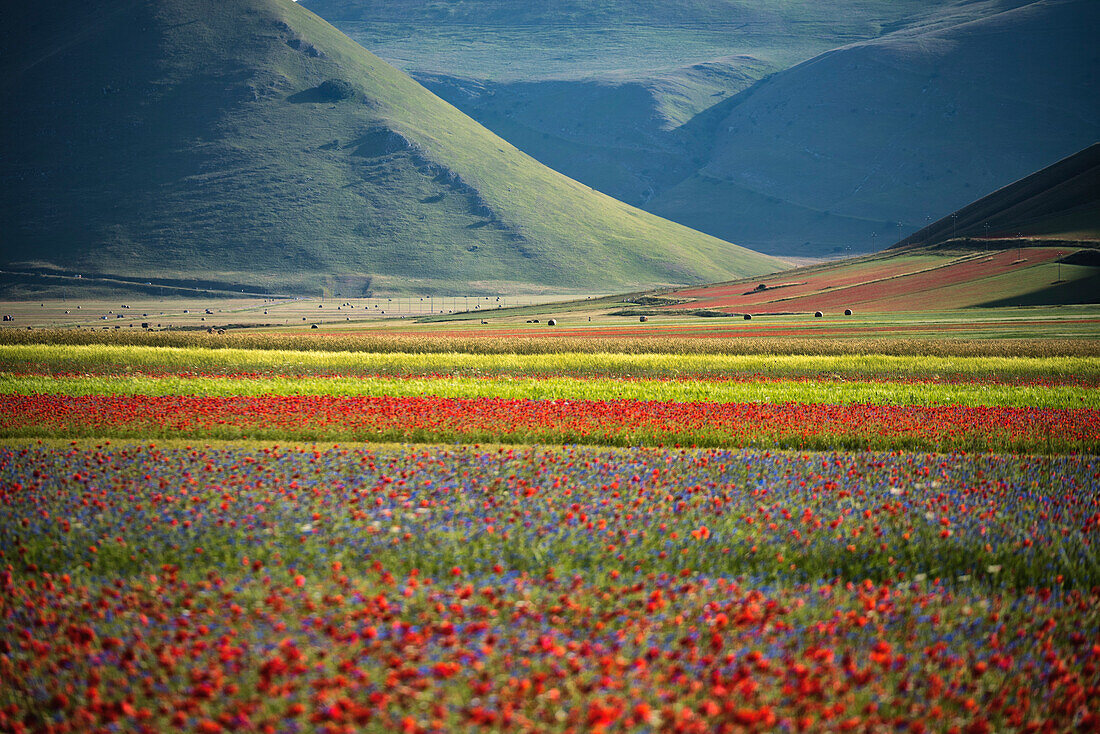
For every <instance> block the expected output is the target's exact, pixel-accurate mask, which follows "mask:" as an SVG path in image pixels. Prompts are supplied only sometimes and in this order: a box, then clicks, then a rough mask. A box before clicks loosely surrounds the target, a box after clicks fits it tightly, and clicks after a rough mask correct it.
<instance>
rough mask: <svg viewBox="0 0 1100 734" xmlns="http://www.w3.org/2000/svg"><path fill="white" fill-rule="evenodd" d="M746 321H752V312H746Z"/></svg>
mask: <svg viewBox="0 0 1100 734" xmlns="http://www.w3.org/2000/svg"><path fill="white" fill-rule="evenodd" d="M745 321H752V314H751V313H747V314H745Z"/></svg>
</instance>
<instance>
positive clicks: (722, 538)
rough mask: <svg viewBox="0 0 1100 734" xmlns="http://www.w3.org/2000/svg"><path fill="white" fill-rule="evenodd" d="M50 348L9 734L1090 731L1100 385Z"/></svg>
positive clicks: (5, 496) (5, 666) (23, 561)
mask: <svg viewBox="0 0 1100 734" xmlns="http://www.w3.org/2000/svg"><path fill="white" fill-rule="evenodd" d="M36 349H38V351H37V352H36V353H35V354H31V355H28V354H23V355H22V356H20V355H17V354H15V353H14V352H11V351H9V352H5V353H0V363H2V364H3V369H4V370H5V371H6V372H5V373H4V374H3V375H0V437H3V441H2V442H0V731H3V732H7V731H12V732H66V731H67V732H77V731H79V732H84V731H103V732H119V731H141V732H162V731H169V730H171V731H195V732H220V731H269V732H282V731H288V732H306V731H311V732H312V731H321V732H354V731H379V732H383V731H385V732H389V731H398V732H452V731H482V730H483V731H511V732H567V731H570V732H583V731H602V732H610V731H640V732H754V731H758V732H765V731H787V732H794V731H826V732H834V731H835V732H901V731H904V732H924V731H943V732H948V731H951V732H1002V731H1037V732H1046V731H1050V732H1063V731H1100V633H1098V632H1097V630H1100V555H1098V552H1097V546H1096V543H1097V539H1098V534H1100V493H1098V491H1097V488H1098V486H1100V458H1097V456H1096V454H1097V453H1100V452H1098V450H1097V446H1098V445H1100V433H1098V430H1100V429H1098V428H1097V426H1098V425H1100V421H1098V418H1100V415H1098V413H1100V405H1098V403H1097V399H1096V397H1095V396H1096V389H1097V388H1096V384H1095V377H1094V376H1095V375H1096V373H1097V372H1098V369H1097V365H1096V362H1095V360H1094V359H1092V358H1089V357H1077V358H1076V359H1079V360H1081V361H1082V362H1081V364H1076V365H1074V364H1071V363H1062V364H1061V365H1060V366H1059V363H1058V361H1057V360H1058V359H1067V358H1063V357H1056V356H1051V357H1049V358H1047V359H1051V360H1053V361H1052V362H1048V363H1047V369H1046V370H1045V371H1044V369H1043V366H1042V365H1041V364H1039V363H1032V364H1027V363H1025V361H1021V362H1019V363H1017V364H1014V365H1011V366H1009V365H1002V366H1000V367H998V366H997V365H996V364H995V363H989V362H987V363H984V364H982V365H980V366H979V365H978V364H977V363H966V362H965V360H961V361H958V360H960V358H958V357H951V358H950V359H952V360H956V361H955V362H954V363H953V364H951V365H944V364H942V363H941V364H936V363H934V362H933V361H931V360H927V361H926V362H925V364H924V365H923V367H922V366H919V365H916V364H910V365H908V366H905V364H904V363H901V362H899V363H898V364H897V365H895V366H894V367H893V368H892V370H891V369H888V370H880V371H879V372H878V373H875V372H873V369H874V368H873V364H874V362H875V360H874V358H871V359H868V360H865V361H864V362H863V363H862V364H863V366H859V363H858V362H857V361H856V360H854V359H853V361H852V362H850V363H849V364H848V365H847V367H848V370H847V371H845V370H844V364H843V363H841V362H833V363H831V364H829V365H828V366H827V367H822V364H823V363H821V364H817V365H816V366H815V365H813V364H812V361H811V362H802V363H798V364H796V363H795V362H788V363H787V364H786V365H785V366H784V365H783V364H782V360H764V361H761V362H758V363H756V364H749V363H739V364H735V362H736V360H732V361H731V362H729V363H728V364H727V365H726V368H727V371H726V372H724V373H721V371H720V370H719V372H720V374H719V375H717V376H716V377H715V378H714V379H710V380H699V379H697V378H698V377H700V376H703V375H704V374H705V373H706V371H707V370H706V369H705V368H703V367H697V368H696V370H695V372H696V373H697V374H695V375H688V376H687V377H684V376H682V375H673V374H668V373H667V371H662V370H664V369H665V368H664V367H662V366H661V365H662V364H665V363H662V362H661V361H660V360H659V359H651V360H650V361H649V362H646V360H645V359H640V360H639V361H637V362H635V363H630V362H629V360H626V359H625V357H624V358H623V359H620V360H619V361H618V362H614V360H612V363H613V364H617V365H619V366H617V367H614V369H612V370H608V371H607V372H605V373H599V372H598V371H597V372H594V373H586V372H584V371H583V370H581V371H570V370H568V369H563V370H560V371H558V372H555V371H554V369H553V368H552V365H551V364H548V363H547V359H549V358H544V359H543V361H542V362H541V363H536V362H535V361H532V362H528V363H526V371H525V367H524V363H523V361H522V360H519V361H515V359H513V358H508V359H512V361H511V362H507V366H504V363H505V362H506V360H504V359H503V358H502V361H501V362H497V363H494V362H492V360H490V359H486V361H485V362H484V363H483V365H481V366H482V367H484V369H481V368H480V367H479V365H478V364H477V361H476V359H473V358H466V357H461V358H459V357H448V359H451V362H450V363H449V364H451V365H452V367H454V366H456V365H457V366H458V374H457V376H451V374H452V370H451V368H441V369H432V368H431V367H430V366H429V364H430V360H429V359H428V358H427V357H424V358H421V360H420V361H417V360H415V359H413V358H412V357H411V356H408V355H406V356H405V357H402V358H401V359H402V360H404V362H402V363H401V365H399V366H400V367H401V368H402V369H404V371H402V369H394V370H387V369H376V370H372V369H371V368H370V367H369V366H365V365H369V364H370V360H371V359H373V358H364V359H362V360H359V362H358V367H356V368H354V369H349V368H348V367H347V366H346V364H345V365H344V366H338V367H336V368H334V369H329V368H328V367H325V366H324V364H323V363H325V360H326V359H328V358H326V357H323V356H317V355H316V354H314V355H312V356H310V355H309V354H308V353H301V355H299V358H298V360H297V361H296V362H295V364H299V365H301V364H306V365H307V366H308V365H313V366H310V367H309V369H305V370H300V369H299V370H288V371H287V372H288V373H289V374H287V375H280V374H279V369H278V362H277V361H272V360H266V361H264V360H263V359H262V358H259V357H256V356H255V355H252V356H250V355H249V354H248V353H242V354H231V353H229V352H228V351H227V352H226V355H225V361H224V362H222V363H218V362H217V360H216V359H213V358H211V357H210V356H209V355H207V354H205V353H197V352H196V353H195V354H198V357H201V359H202V360H203V362H202V364H201V365H197V364H196V363H194V362H192V363H188V362H187V360H186V359H181V358H179V355H175V354H174V353H173V354H171V355H168V356H167V357H165V356H164V355H160V356H157V355H156V354H152V353H143V356H142V357H141V358H139V359H138V360H136V365H137V369H136V372H138V373H139V374H137V375H135V374H134V372H133V371H131V370H128V369H127V366H128V365H127V364H126V361H125V359H119V358H117V357H116V358H113V359H112V358H105V357H103V355H102V354H101V355H100V356H101V358H100V359H93V358H91V357H88V356H87V355H83V356H81V355H80V354H79V353H76V354H77V356H76V357H74V353H73V352H71V351H70V352H60V351H59V352H57V353H55V354H49V353H48V350H47V351H43V350H42V349H39V348H36ZM143 349H145V348H143ZM0 350H2V348H0ZM536 356H537V355H536ZM198 357H196V359H197V358H198ZM158 359H159V360H160V361H159V362H158ZM557 359H559V360H561V363H563V364H564V363H566V362H568V360H569V359H570V358H568V357H565V356H563V357H558V358H557ZM708 359H710V357H708ZM974 359H978V358H977V357H975V358H974ZM80 360H84V361H83V363H82V364H83V366H76V365H75V363H76V362H77V361H80ZM143 360H144V361H143ZM337 360H343V362H345V363H347V362H350V361H353V360H352V359H351V358H350V357H338V358H337ZM463 360H465V361H463ZM379 361H384V360H379ZM551 361H552V360H551ZM580 361H581V360H579V358H578V362H576V363H579V362H580ZM886 361H887V360H886V359H885V358H884V357H883V358H881V362H882V363H883V364H885V362H886ZM261 362H262V364H261ZM248 364H252V366H251V367H248V366H247V365H248ZM390 364H391V367H392V366H393V361H392V360H391V361H390ZM639 364H648V367H647V368H646V369H648V370H649V371H648V372H643V373H640V374H635V375H631V376H630V377H626V376H625V375H624V374H621V373H620V372H618V371H617V370H620V369H624V368H623V365H626V367H625V369H633V368H635V367H637V366H638V365H639ZM316 365H321V368H319V369H314V367H315V366H316ZM808 365H809V366H808ZM991 365H992V366H991ZM329 367H331V365H329ZM539 370H541V372H540V371H539ZM798 370H801V372H800V371H798ZM689 372H690V370H689ZM509 378H518V379H509ZM517 384H518V387H517ZM456 386H457V387H456ZM403 390H404V391H403ZM509 390H520V391H521V394H520V393H512V392H508V391H509ZM540 390H541V392H540ZM462 391H467V392H462ZM523 391H528V392H526V393H523ZM531 391H534V392H531ZM775 395H785V396H793V398H794V399H791V400H786V401H783V400H779V401H775V400H774V397H771V398H769V397H761V396H775ZM647 398H653V399H647ZM310 441H324V442H325V443H317V444H314V445H309V444H307V443H306V442H310ZM333 441H339V442H340V443H338V444H334V443H332V442H333ZM362 441H375V442H378V441H401V442H404V443H402V444H394V443H390V444H383V443H362ZM584 444H591V445H584ZM676 444H679V445H678V446H676ZM615 446H617V447H615Z"/></svg>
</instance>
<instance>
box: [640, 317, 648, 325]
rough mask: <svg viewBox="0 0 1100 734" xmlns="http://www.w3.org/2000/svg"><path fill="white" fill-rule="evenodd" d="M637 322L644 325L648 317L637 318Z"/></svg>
mask: <svg viewBox="0 0 1100 734" xmlns="http://www.w3.org/2000/svg"><path fill="white" fill-rule="evenodd" d="M638 321H640V322H642V323H643V324H644V323H645V322H647V321H649V317H648V316H639V317H638Z"/></svg>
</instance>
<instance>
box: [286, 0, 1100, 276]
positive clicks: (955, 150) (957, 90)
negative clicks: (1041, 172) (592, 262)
mask: <svg viewBox="0 0 1100 734" xmlns="http://www.w3.org/2000/svg"><path fill="white" fill-rule="evenodd" d="M306 1H307V4H308V5H309V6H310V7H311V8H314V9H316V10H317V11H318V12H319V13H321V14H322V15H323V16H325V17H327V18H330V19H331V20H333V22H335V23H337V24H338V25H339V26H340V27H341V28H342V29H344V30H346V31H347V32H348V33H349V34H350V35H352V36H353V37H354V38H355V39H356V40H358V41H360V42H361V43H363V44H364V45H366V46H367V47H368V48H370V49H372V50H374V51H376V52H378V53H379V54H381V55H382V56H383V57H385V58H387V59H388V60H392V61H393V62H394V63H396V64H398V65H399V66H400V67H401V68H403V69H405V70H407V71H409V72H410V73H412V74H413V75H414V76H415V77H416V78H418V79H419V80H421V81H422V82H423V83H424V84H425V85H426V86H428V87H429V88H430V89H432V90H433V91H434V92H436V93H437V94H439V95H440V96H442V97H444V98H445V99H447V100H448V101H450V102H451V103H452V104H455V105H456V106H458V107H459V108H460V109H462V110H463V111H464V112H467V113H468V114H470V115H471V116H472V117H474V118H475V119H477V120H478V121H479V122H482V123H483V124H485V125H486V126H487V127H489V128H490V129H492V130H493V131H494V132H496V133H498V134H500V135H501V136H502V137H504V138H505V139H507V140H509V141H511V142H513V143H515V144H516V145H518V146H520V147H521V148H522V149H524V150H525V151H527V152H528V153H530V154H531V155H533V156H534V157H535V158H537V159H538V160H540V161H542V162H544V163H546V164H547V165H549V166H551V167H552V168H554V169H555V170H559V171H562V172H563V173H565V174H566V175H569V176H572V177H574V178H576V179H577V180H580V181H583V182H585V183H587V184H589V185H591V186H593V187H595V188H597V189H599V190H601V191H604V192H606V193H610V194H612V195H613V196H616V197H617V198H620V199H622V200H623V201H626V202H628V203H631V204H634V205H636V206H640V207H642V208H644V209H646V210H648V211H652V212H654V213H657V214H659V215H661V216H663V217H667V218H669V219H672V220H675V221H678V222H681V223H684V224H687V225H689V226H692V227H695V228H697V229H700V230H703V231H706V232H709V233H711V234H714V235H716V236H719V237H723V238H726V239H729V240H731V241H735V242H738V243H741V244H743V245H746V246H749V247H753V248H755V249H759V250H763V251H767V252H771V253H774V254H782V255H788V256H790V255H800V256H823V255H824V256H835V255H837V254H843V253H846V252H848V253H850V252H866V251H869V250H874V249H881V248H882V247H884V246H886V245H888V244H890V243H892V242H894V241H896V240H898V239H900V238H901V237H902V236H903V235H905V234H908V233H911V232H913V231H915V230H916V229H919V228H921V227H923V226H925V225H926V224H927V223H928V222H929V221H931V220H932V219H937V218H939V217H941V216H943V215H944V214H947V213H948V212H951V211H953V210H954V209H956V208H958V207H959V206H962V205H964V204H965V203H967V202H968V201H971V200H972V199H973V198H974V196H975V195H976V194H977V193H979V192H982V191H989V190H993V189H995V188H998V187H1000V186H1004V185H1006V184H1008V183H1010V182H1011V181H1014V180H1016V179H1018V178H1020V177H1021V176H1024V175H1026V174H1028V173H1029V172H1031V171H1034V170H1036V169H1037V168H1039V167H1042V166H1044V165H1048V164H1050V163H1052V162H1054V161H1056V160H1058V159H1060V158H1062V157H1064V156H1066V155H1069V154H1071V153H1072V152H1073V151H1075V150H1079V149H1080V148H1082V147H1083V146H1085V145H1088V144H1090V143H1091V142H1093V141H1094V140H1096V139H1097V138H1098V137H1100V112H1098V105H1097V104H1096V102H1095V100H1096V99H1098V98H1100V95H1098V91H1100V90H1098V89H1097V85H1098V81H1097V80H1098V79H1100V75H1098V74H1097V71H1098V70H1100V51H1098V49H1100V47H1098V46H1097V44H1095V43H1094V39H1093V35H1094V29H1095V28H1096V27H1098V26H1100V22H1098V21H1100V15H1098V14H1100V4H1097V3H1096V2H1094V0H950V1H946V2H924V3H909V2H899V3H890V2H886V3H883V2H875V1H873V0H871V1H868V2H849V1H847V0H831V1H830V2H820V3H767V2H762V1H761V0H720V1H718V2H698V1H696V0H676V2H670V3H667V4H665V3H656V2H650V1H648V0H597V1H595V2H592V3H581V2H579V0H578V1H577V2H537V3H529V4H524V5H523V7H522V9H517V8H516V6H515V4H509V3H504V2H503V0H464V1H463V2H461V3H457V2H454V3H423V2H419V1H414V0H394V1H393V2H385V3H383V2H376V1H373V0H306Z"/></svg>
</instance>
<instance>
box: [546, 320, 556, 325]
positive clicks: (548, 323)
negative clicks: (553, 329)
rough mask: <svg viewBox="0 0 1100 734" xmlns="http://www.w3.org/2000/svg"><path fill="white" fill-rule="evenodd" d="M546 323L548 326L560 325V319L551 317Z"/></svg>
mask: <svg viewBox="0 0 1100 734" xmlns="http://www.w3.org/2000/svg"><path fill="white" fill-rule="evenodd" d="M546 325H547V326H557V325H558V320H557V319H550V320H549V321H547V322H546Z"/></svg>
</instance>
